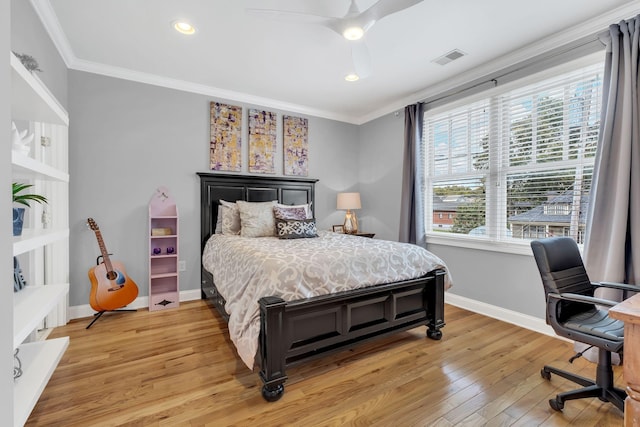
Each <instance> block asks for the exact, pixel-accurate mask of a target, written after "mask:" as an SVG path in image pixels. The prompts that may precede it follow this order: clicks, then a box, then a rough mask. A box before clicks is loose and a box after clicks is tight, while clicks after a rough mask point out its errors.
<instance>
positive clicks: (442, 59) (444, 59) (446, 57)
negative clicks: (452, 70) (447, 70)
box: [431, 49, 466, 65]
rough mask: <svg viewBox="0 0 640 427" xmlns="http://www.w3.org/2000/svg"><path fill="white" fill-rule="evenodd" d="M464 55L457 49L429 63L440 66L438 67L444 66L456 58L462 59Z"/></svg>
mask: <svg viewBox="0 0 640 427" xmlns="http://www.w3.org/2000/svg"><path fill="white" fill-rule="evenodd" d="M465 55H466V53H464V52H463V51H461V50H459V49H453V50H452V51H451V52H448V53H446V54H444V55H442V56H441V57H439V58H436V59H434V60H433V61H431V62H435V63H436V64H440V65H446V64H448V63H449V62H451V61H455V60H456V59H458V58H462V57H463V56H465Z"/></svg>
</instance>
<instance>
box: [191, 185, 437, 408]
mask: <svg viewBox="0 0 640 427" xmlns="http://www.w3.org/2000/svg"><path fill="white" fill-rule="evenodd" d="M198 176H199V177H200V190H201V212H200V214H201V242H202V246H201V250H202V253H203V255H204V251H205V247H207V243H208V242H209V241H210V240H212V241H213V240H216V239H217V238H218V236H216V237H214V238H212V236H213V235H214V230H215V227H216V221H217V217H218V211H219V201H220V200H226V201H238V200H242V201H248V202H268V201H272V200H277V201H278V202H279V203H282V204H284V205H302V204H310V207H311V209H312V210H314V209H315V184H316V182H317V180H314V179H307V178H295V177H272V176H250V175H235V174H220V173H198ZM318 234H319V235H320V237H321V238H322V239H334V240H335V239H337V238H338V239H339V237H338V236H335V235H333V233H328V232H318ZM346 238H347V237H344V239H346ZM348 238H349V239H352V240H353V239H356V240H355V241H356V242H361V243H364V242H363V241H362V240H360V239H366V240H368V239H367V238H364V237H355V236H348ZM267 239H269V238H267ZM272 239H275V240H277V239H276V238H272ZM302 240H312V239H302ZM313 240H315V239H313ZM209 243H210V245H209V246H211V242H209ZM216 244H218V242H217V241H216ZM208 250H210V248H208ZM207 258H208V257H205V256H203V257H202V259H203V262H202V268H201V279H202V282H201V291H202V298H203V299H206V300H208V301H209V302H210V303H211V304H212V306H213V307H215V309H216V310H217V311H218V313H219V314H220V316H221V317H222V318H223V319H225V320H226V321H229V320H230V319H229V314H228V313H227V311H226V309H225V305H226V304H227V301H225V298H224V297H223V295H224V292H220V290H221V289H222V290H224V288H220V289H218V287H217V286H216V284H215V283H214V279H213V277H214V276H213V274H212V273H211V272H210V271H209V270H208V269H207V268H205V261H204V259H207ZM208 268H209V269H211V266H209V267H208ZM447 284H448V283H447V273H446V271H445V269H444V268H442V266H439V267H438V268H433V269H430V270H428V271H426V272H425V273H424V274H422V275H421V276H420V277H418V278H408V279H404V280H398V281H395V282H392V283H384V284H377V285H373V286H366V287H359V288H356V289H351V290H344V291H339V292H335V293H329V294H324V295H317V296H311V297H308V298H299V299H293V300H285V299H283V298H281V297H279V296H274V295H265V296H262V297H260V298H259V300H258V305H257V308H256V319H259V323H258V329H259V331H258V337H257V339H256V346H257V351H256V354H255V364H256V367H257V368H258V369H259V376H260V378H261V380H262V382H263V386H262V396H263V397H264V399H265V400H267V401H275V400H278V399H279V398H280V397H282V395H283V393H284V383H285V381H286V380H287V375H286V370H287V368H289V367H291V366H294V365H296V364H300V363H304V362H305V361H308V360H310V359H314V358H317V357H321V356H322V355H325V354H328V353H330V352H335V351H340V350H343V349H348V348H350V347H353V346H355V345H356V344H358V343H362V342H365V341H369V340H373V339H376V338H377V337H382V336H386V335H389V334H393V333H396V332H399V331H404V330H408V329H412V328H415V327H417V326H420V325H426V326H427V336H428V337H429V338H431V339H433V340H440V339H441V337H442V332H441V328H442V327H444V325H445V322H444V292H445V287H446V286H447ZM232 320H233V319H232ZM239 353H240V352H239ZM243 360H244V359H243ZM245 363H247V362H246V361H245ZM248 366H249V365H248ZM250 367H251V366H250Z"/></svg>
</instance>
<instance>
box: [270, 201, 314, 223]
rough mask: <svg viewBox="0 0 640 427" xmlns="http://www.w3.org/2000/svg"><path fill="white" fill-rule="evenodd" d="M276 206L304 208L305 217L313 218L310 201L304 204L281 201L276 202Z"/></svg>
mask: <svg viewBox="0 0 640 427" xmlns="http://www.w3.org/2000/svg"><path fill="white" fill-rule="evenodd" d="M276 206H277V207H279V208H287V209H290V208H304V211H305V213H306V214H307V219H311V218H313V212H312V211H311V203H306V204H304V205H283V204H281V203H276Z"/></svg>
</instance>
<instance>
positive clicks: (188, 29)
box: [171, 21, 196, 35]
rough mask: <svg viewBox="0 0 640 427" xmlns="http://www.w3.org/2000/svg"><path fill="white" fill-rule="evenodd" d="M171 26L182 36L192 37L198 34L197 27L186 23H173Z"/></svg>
mask: <svg viewBox="0 0 640 427" xmlns="http://www.w3.org/2000/svg"><path fill="white" fill-rule="evenodd" d="M171 24H172V25H173V28H174V29H175V30H176V31H177V32H179V33H182V34H187V35H191V34H193V33H195V32H196V29H195V27H194V26H193V25H191V24H189V23H188V22H186V21H173V22H172V23H171Z"/></svg>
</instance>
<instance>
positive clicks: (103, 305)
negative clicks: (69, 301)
mask: <svg viewBox="0 0 640 427" xmlns="http://www.w3.org/2000/svg"><path fill="white" fill-rule="evenodd" d="M87 222H88V225H89V228H91V229H92V230H93V231H94V232H95V233H96V239H97V240H98V246H99V247H100V253H101V254H102V263H100V264H98V265H97V266H95V267H92V268H90V269H89V280H91V295H90V296H89V304H90V305H91V308H93V309H94V310H95V311H98V312H104V311H112V310H116V309H118V308H121V307H124V306H125V305H128V304H130V303H131V302H132V301H133V300H135V299H136V297H137V296H138V286H137V285H136V284H135V282H134V281H133V280H131V278H129V276H127V273H126V272H125V270H124V265H122V263H120V262H118V261H111V259H110V258H109V253H108V252H107V248H106V246H105V244H104V240H102V233H101V232H100V228H98V224H96V222H95V221H94V220H93V218H89V219H88V220H87Z"/></svg>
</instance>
